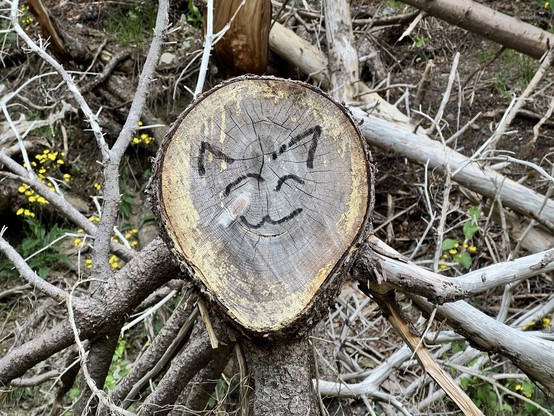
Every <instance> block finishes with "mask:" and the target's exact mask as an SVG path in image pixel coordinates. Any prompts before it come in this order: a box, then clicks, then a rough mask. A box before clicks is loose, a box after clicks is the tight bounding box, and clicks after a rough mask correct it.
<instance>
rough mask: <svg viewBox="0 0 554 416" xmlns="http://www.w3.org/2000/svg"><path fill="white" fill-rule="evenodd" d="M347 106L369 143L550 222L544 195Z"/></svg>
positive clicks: (552, 213) (552, 216)
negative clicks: (426, 164) (453, 173)
mask: <svg viewBox="0 0 554 416" xmlns="http://www.w3.org/2000/svg"><path fill="white" fill-rule="evenodd" d="M351 110H352V112H353V114H354V115H355V116H356V117H357V118H358V119H359V120H361V121H363V125H362V126H361V129H362V133H363V135H364V137H365V138H366V140H367V141H368V143H369V144H371V145H373V146H378V147H380V148H383V149H387V150H390V151H393V152H395V154H397V155H401V156H404V157H407V158H408V159H410V160H412V161H414V162H417V163H421V164H425V163H429V167H430V168H438V169H439V170H442V171H443V172H444V171H446V170H449V171H450V172H457V173H456V174H455V175H453V176H452V179H453V180H454V181H456V182H458V183H459V184H460V185H463V186H465V187H466V188H469V189H471V190H473V191H475V192H477V193H479V194H481V195H483V196H486V197H487V198H490V199H492V200H494V199H495V198H496V197H497V196H498V197H499V198H500V200H501V201H502V205H503V206H505V207H509V208H511V209H513V210H514V211H515V212H518V213H520V214H521V215H523V216H529V215H531V216H532V217H533V218H535V219H536V220H537V221H539V222H547V223H552V222H554V201H553V200H551V199H548V198H547V197H545V196H544V195H541V194H539V193H537V192H534V191H532V190H531V189H529V188H527V187H525V186H523V185H521V184H519V183H517V182H515V181H513V180H511V179H508V178H507V177H505V176H503V175H501V174H499V173H497V172H495V171H493V170H492V169H490V168H487V167H484V166H481V165H479V164H478V163H477V162H474V161H471V160H470V159H469V158H467V157H466V156H464V155H462V154H460V153H458V152H456V151H455V150H452V149H451V148H449V147H448V146H445V145H442V144H441V143H440V142H438V141H436V140H432V139H430V138H429V137H428V136H426V135H423V134H414V133H411V132H409V131H407V130H406V129H403V128H402V127H399V126H397V125H396V124H394V123H390V122H388V121H385V120H381V119H378V118H375V117H373V116H368V115H367V114H366V113H365V112H364V111H362V110H360V109H358V108H351ZM545 200H546V201H545ZM543 205H544V206H543Z"/></svg>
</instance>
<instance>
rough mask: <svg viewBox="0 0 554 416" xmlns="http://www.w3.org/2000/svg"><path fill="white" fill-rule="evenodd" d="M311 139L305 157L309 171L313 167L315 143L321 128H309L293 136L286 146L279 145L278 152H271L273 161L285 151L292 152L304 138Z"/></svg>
mask: <svg viewBox="0 0 554 416" xmlns="http://www.w3.org/2000/svg"><path fill="white" fill-rule="evenodd" d="M310 136H312V137H311V139H309V140H310V147H309V149H308V155H307V156H306V166H307V167H308V168H309V169H313V167H314V156H315V150H316V148H317V142H318V140H319V137H320V136H321V126H314V127H311V128H309V129H308V130H306V131H305V132H303V133H300V134H299V135H297V136H294V137H293V138H292V139H290V141H289V142H288V143H286V144H283V145H281V147H279V150H276V151H275V152H273V155H272V157H273V160H275V159H277V158H278V157H279V156H281V155H282V154H283V153H285V152H286V151H290V150H293V149H294V147H295V146H296V145H297V144H299V143H300V142H301V141H302V140H303V139H305V138H306V137H310Z"/></svg>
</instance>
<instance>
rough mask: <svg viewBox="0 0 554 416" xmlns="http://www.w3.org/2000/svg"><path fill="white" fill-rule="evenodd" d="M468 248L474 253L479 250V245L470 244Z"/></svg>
mask: <svg viewBox="0 0 554 416" xmlns="http://www.w3.org/2000/svg"><path fill="white" fill-rule="evenodd" d="M467 249H468V250H469V251H471V252H472V253H475V252H476V251H477V247H475V246H469V247H468V248H467Z"/></svg>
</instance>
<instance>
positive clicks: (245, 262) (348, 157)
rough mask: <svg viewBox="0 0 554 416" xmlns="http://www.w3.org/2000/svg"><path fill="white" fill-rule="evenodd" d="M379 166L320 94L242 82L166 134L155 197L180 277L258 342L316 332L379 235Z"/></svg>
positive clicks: (216, 93) (287, 85)
mask: <svg viewBox="0 0 554 416" xmlns="http://www.w3.org/2000/svg"><path fill="white" fill-rule="evenodd" d="M372 175H373V167H372V164H371V160H370V155H369V152H368V151H367V149H366V146H365V143H364V141H363V139H362V137H361V135H360V132H359V130H358V127H357V125H356V124H355V123H354V121H353V120H352V118H351V116H350V114H349V113H348V112H347V111H346V110H345V109H344V108H343V107H342V106H340V105H339V104H338V103H336V102H335V101H333V100H332V99H331V98H330V97H329V96H328V95H326V94H325V93H323V92H322V91H321V90H319V89H317V88H315V87H312V86H310V85H307V84H304V83H300V82H295V81H290V80H283V79H278V78H273V77H255V76H244V77H239V78H235V79H232V80H230V81H228V82H226V83H224V84H222V85H220V86H218V87H216V88H214V89H213V90H211V91H209V92H207V93H205V94H204V95H203V96H201V97H200V98H199V99H197V100H196V101H195V102H193V103H192V104H191V105H190V106H189V107H188V108H187V109H186V110H185V111H184V112H183V114H181V116H180V117H179V118H178V120H177V121H176V122H175V124H174V125H173V126H172V128H171V129H170V131H169V132H168V134H167V135H166V137H165V139H164V141H163V144H162V146H161V148H160V151H159V152H158V157H157V160H156V163H155V169H154V175H153V181H152V186H151V193H152V194H153V195H154V196H155V197H156V201H158V204H157V206H155V209H156V211H157V214H158V217H159V220H160V224H161V226H162V231H163V234H165V240H166V242H167V243H168V244H169V246H170V247H171V248H172V249H173V252H174V254H175V255H176V256H177V258H178V260H179V261H180V263H181V266H182V267H183V268H184V269H185V270H186V271H188V272H189V273H191V274H192V275H193V276H194V277H195V278H196V279H197V280H199V281H200V282H201V283H202V284H203V286H204V287H205V290H206V292H207V293H208V294H209V297H210V298H211V299H215V300H216V301H217V302H218V303H219V304H220V306H221V307H222V308H223V309H224V311H225V312H226V313H227V315H228V316H229V317H230V318H231V319H232V320H233V321H234V322H236V323H238V324H239V326H240V327H241V328H242V329H244V330H246V331H245V332H247V333H248V334H250V335H256V336H260V335H268V334H269V333H281V332H285V333H290V332H293V331H296V330H298V328H300V326H302V327H305V328H307V327H310V324H311V323H315V322H317V320H318V316H320V315H321V312H322V311H323V310H326V308H327V305H328V300H329V299H330V298H332V297H334V295H335V294H336V290H337V288H338V286H339V285H340V283H341V282H342V278H341V276H342V275H344V272H345V270H346V268H347V267H348V266H350V264H351V262H352V261H353V260H354V257H355V253H356V248H357V246H358V244H359V243H360V242H361V241H363V240H364V239H365V237H366V236H367V235H368V233H369V232H370V231H371V230H370V227H371V222H370V216H371V212H372V208H373V199H374V196H373V177H372Z"/></svg>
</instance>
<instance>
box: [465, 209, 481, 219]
mask: <svg viewBox="0 0 554 416" xmlns="http://www.w3.org/2000/svg"><path fill="white" fill-rule="evenodd" d="M467 213H468V214H469V218H471V219H472V220H473V222H477V221H479V218H480V217H481V211H479V207H471V208H470V209H468V210H467Z"/></svg>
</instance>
